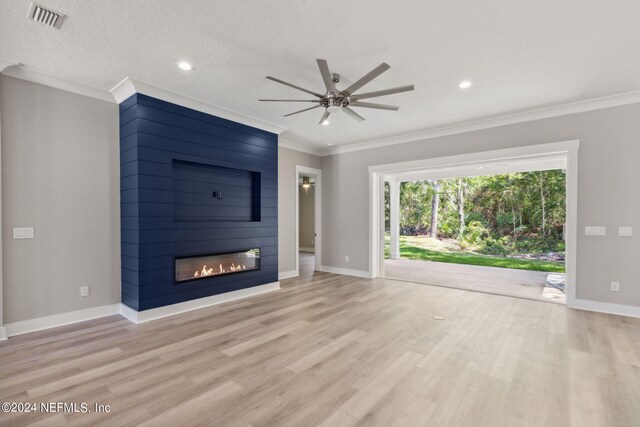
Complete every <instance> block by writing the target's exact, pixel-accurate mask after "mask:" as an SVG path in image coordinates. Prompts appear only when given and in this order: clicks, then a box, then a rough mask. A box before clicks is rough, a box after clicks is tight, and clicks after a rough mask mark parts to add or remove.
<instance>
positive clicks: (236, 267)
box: [193, 262, 247, 277]
mask: <svg viewBox="0 0 640 427" xmlns="http://www.w3.org/2000/svg"><path fill="white" fill-rule="evenodd" d="M246 269H247V266H246V265H244V264H235V263H233V262H232V263H231V265H230V266H229V267H227V268H225V267H223V266H222V264H220V265H218V268H217V269H215V268H213V267H211V268H209V267H207V266H206V265H203V266H202V270H196V271H195V273H193V277H206V276H215V275H217V274H224V273H228V272H230V271H241V270H246Z"/></svg>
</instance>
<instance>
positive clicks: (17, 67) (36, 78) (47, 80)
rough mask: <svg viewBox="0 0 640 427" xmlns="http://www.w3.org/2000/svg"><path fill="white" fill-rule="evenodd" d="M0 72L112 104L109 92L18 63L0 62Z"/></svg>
mask: <svg viewBox="0 0 640 427" xmlns="http://www.w3.org/2000/svg"><path fill="white" fill-rule="evenodd" d="M0 72H1V73H2V74H4V75H5V76H9V77H13V78H16V79H20V80H26V81H29V82H32V83H37V84H41V85H44V86H49V87H52V88H55V89H60V90H64V91H65V92H71V93H75V94H78V95H82V96H88V97H90V98H95V99H99V100H101V101H107V102H113V96H111V94H109V92H105V91H103V90H100V89H97V88H94V87H91V86H86V85H83V84H79V83H74V82H70V81H67V80H63V79H59V78H57V77H53V76H50V75H47V74H44V73H41V72H39V71H36V70H32V69H30V68H29V67H26V66H24V65H21V64H19V63H9V65H8V66H6V65H5V61H1V60H0Z"/></svg>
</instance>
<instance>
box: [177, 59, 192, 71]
mask: <svg viewBox="0 0 640 427" xmlns="http://www.w3.org/2000/svg"><path fill="white" fill-rule="evenodd" d="M178 68H180V69H181V70H184V71H191V70H193V65H191V64H189V63H188V62H187V61H181V62H178Z"/></svg>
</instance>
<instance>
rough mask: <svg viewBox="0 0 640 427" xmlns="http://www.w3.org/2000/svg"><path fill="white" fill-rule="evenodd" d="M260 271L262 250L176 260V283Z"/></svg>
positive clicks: (178, 258) (177, 258)
mask: <svg viewBox="0 0 640 427" xmlns="http://www.w3.org/2000/svg"><path fill="white" fill-rule="evenodd" d="M251 270H260V249H257V248H256V249H245V250H242V251H235V252H224V253H214V254H207V255H196V256H188V257H176V258H175V272H176V276H175V277H176V283H183V282H191V281H194V280H200V279H206V278H208V277H213V276H222V275H225V274H234V273H241V272H243V271H251Z"/></svg>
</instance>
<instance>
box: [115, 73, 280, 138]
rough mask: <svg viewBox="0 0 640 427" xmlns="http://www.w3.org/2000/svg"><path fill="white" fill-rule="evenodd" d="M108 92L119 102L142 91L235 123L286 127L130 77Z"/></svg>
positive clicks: (276, 128)
mask: <svg viewBox="0 0 640 427" xmlns="http://www.w3.org/2000/svg"><path fill="white" fill-rule="evenodd" d="M109 92H111V95H112V96H113V97H114V98H115V100H116V102H117V103H118V104H120V103H121V102H122V101H124V100H125V99H127V98H129V97H130V96H132V95H133V94H135V93H142V94H144V95H148V96H152V97H154V98H158V99H162V100H163V101H168V102H171V103H173V104H177V105H181V106H183V107H187V108H191V109H193V110H197V111H202V112H203V113H207V114H212V115H214V116H217V117H221V118H223V119H227V120H231V121H234V122H237V123H242V124H244V125H247V126H251V127H254V128H258V129H262V130H266V131H267V132H271V133H275V134H280V133H281V132H283V131H285V130H286V129H285V128H283V127H280V126H277V125H274V124H272V123H268V122H265V121H262V120H259V119H255V118H253V117H249V116H246V115H244V114H241V113H236V112H234V111H231V110H227V109H226V108H223V107H220V106H217V105H213V104H209V103H208V102H205V101H201V100H199V99H195V98H190V97H188V96H185V95H180V94H178V93H175V92H171V91H169V90H166V89H162V88H159V87H157V86H153V85H150V84H148V83H145V82H141V81H139V80H134V79H132V78H130V77H127V78H125V79H124V80H122V81H121V82H120V83H118V84H117V85H115V86H114V87H113V88H112V89H111V90H110V91H109Z"/></svg>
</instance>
